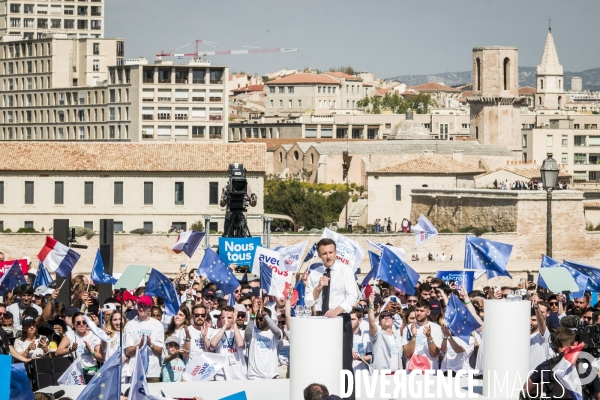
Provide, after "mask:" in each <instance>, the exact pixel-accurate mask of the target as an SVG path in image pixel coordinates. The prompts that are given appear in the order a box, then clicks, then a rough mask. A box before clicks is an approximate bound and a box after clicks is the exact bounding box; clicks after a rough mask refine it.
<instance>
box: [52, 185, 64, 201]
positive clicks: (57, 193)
mask: <svg viewBox="0 0 600 400" xmlns="http://www.w3.org/2000/svg"><path fill="white" fill-rule="evenodd" d="M54 204H65V183H64V182H60V181H57V182H54Z"/></svg>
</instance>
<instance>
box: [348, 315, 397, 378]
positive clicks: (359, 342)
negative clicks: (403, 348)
mask: <svg viewBox="0 0 600 400" xmlns="http://www.w3.org/2000/svg"><path fill="white" fill-rule="evenodd" d="M396 347H397V346H396ZM352 351H355V352H357V353H358V355H359V356H361V357H362V358H364V357H365V356H366V355H367V354H368V353H371V352H372V349H371V339H370V338H369V327H368V326H367V329H363V326H362V324H360V325H359V327H358V332H357V333H355V334H353V335H352ZM352 367H353V368H354V372H356V371H359V370H363V369H369V367H368V366H367V365H366V364H365V363H364V362H362V361H361V360H352Z"/></svg>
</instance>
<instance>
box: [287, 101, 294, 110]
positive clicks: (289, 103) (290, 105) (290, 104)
mask: <svg viewBox="0 0 600 400" xmlns="http://www.w3.org/2000/svg"><path fill="white" fill-rule="evenodd" d="M292 107H294V105H293V104H292V100H288V108H292Z"/></svg>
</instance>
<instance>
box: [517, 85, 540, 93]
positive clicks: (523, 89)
mask: <svg viewBox="0 0 600 400" xmlns="http://www.w3.org/2000/svg"><path fill="white" fill-rule="evenodd" d="M535 91H536V90H535V88H534V87H531V86H525V87H521V88H519V94H535Z"/></svg>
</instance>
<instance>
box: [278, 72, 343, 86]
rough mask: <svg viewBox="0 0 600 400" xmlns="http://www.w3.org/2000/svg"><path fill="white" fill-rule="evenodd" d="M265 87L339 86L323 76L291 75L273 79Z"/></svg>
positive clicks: (332, 79)
mask: <svg viewBox="0 0 600 400" xmlns="http://www.w3.org/2000/svg"><path fill="white" fill-rule="evenodd" d="M266 84H267V85H302V84H305V85H314V84H323V85H341V84H340V82H339V81H338V80H337V79H335V78H332V77H331V76H328V75H325V74H307V73H301V74H293V75H288V76H284V77H283V78H279V79H275V80H273V81H269V82H267V83H266Z"/></svg>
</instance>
